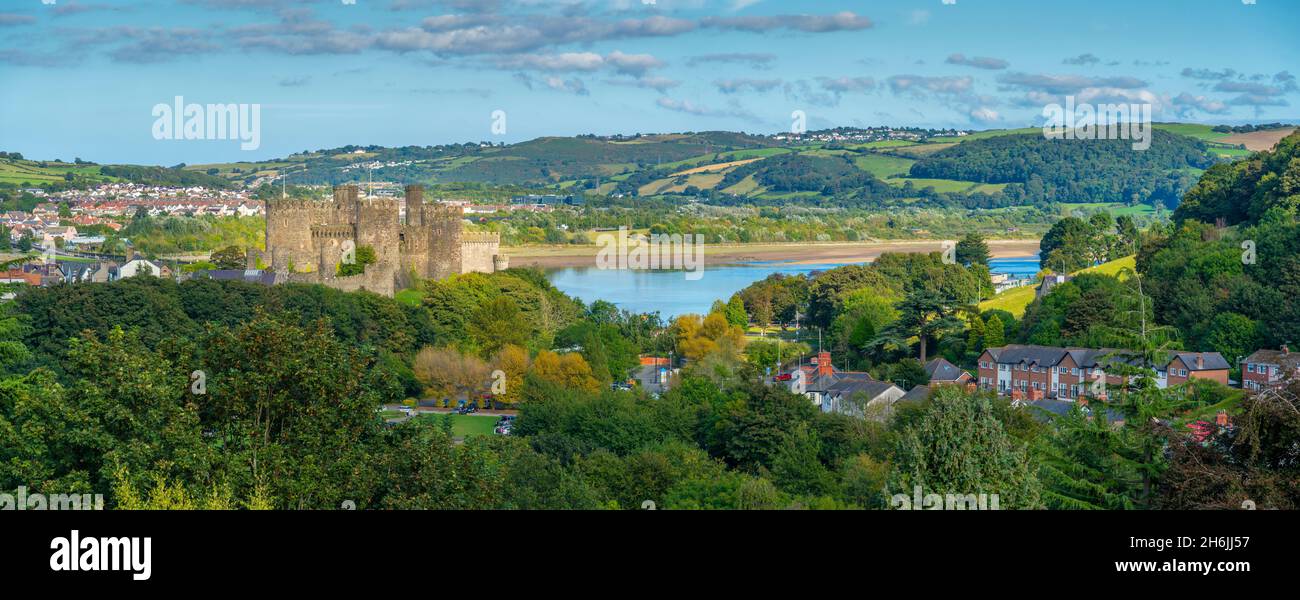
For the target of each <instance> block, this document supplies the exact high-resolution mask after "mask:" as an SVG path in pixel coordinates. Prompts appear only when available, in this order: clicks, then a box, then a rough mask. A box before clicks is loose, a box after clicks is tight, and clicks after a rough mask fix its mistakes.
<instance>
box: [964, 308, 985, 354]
mask: <svg viewBox="0 0 1300 600" xmlns="http://www.w3.org/2000/svg"><path fill="white" fill-rule="evenodd" d="M966 326H967V327H968V329H967V330H966V354H967V355H972V356H979V354H980V353H982V352H984V348H985V345H984V339H985V333H984V331H985V327H984V320H983V319H980V317H979V315H972V316H971V317H970V318H969V319H967V321H966Z"/></svg>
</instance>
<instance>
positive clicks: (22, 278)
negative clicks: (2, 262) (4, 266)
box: [0, 269, 41, 286]
mask: <svg viewBox="0 0 1300 600" xmlns="http://www.w3.org/2000/svg"><path fill="white" fill-rule="evenodd" d="M5 283H23V284H27V285H32V286H39V285H41V275H40V273H28V272H26V271H23V270H22V269H9V270H8V271H5V272H4V273H0V284H5Z"/></svg>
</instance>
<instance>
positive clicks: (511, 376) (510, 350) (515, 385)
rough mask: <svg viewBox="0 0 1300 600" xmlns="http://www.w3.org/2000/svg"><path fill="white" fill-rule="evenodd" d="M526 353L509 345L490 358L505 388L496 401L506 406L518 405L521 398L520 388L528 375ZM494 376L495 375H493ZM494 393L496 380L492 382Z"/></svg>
mask: <svg viewBox="0 0 1300 600" xmlns="http://www.w3.org/2000/svg"><path fill="white" fill-rule="evenodd" d="M528 366H529V365H528V351H527V350H524V349H523V348H520V347H519V346H516V345H514V344H509V345H506V346H503V347H502V348H501V349H500V350H498V351H497V353H496V355H495V356H493V357H492V368H494V369H496V370H499V371H501V374H502V375H504V378H503V379H502V380H501V385H503V386H504V387H505V393H503V394H497V395H496V399H497V400H499V401H501V402H504V403H506V404H510V405H514V404H518V403H519V399H520V398H521V397H522V394H521V393H520V392H521V388H522V386H523V384H524V377H525V376H526V375H527V374H528ZM494 375H495V373H494ZM493 384H494V389H493V392H494V393H495V392H496V387H495V384H496V380H495V379H494V380H493Z"/></svg>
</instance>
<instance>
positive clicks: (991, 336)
mask: <svg viewBox="0 0 1300 600" xmlns="http://www.w3.org/2000/svg"><path fill="white" fill-rule="evenodd" d="M1004 328H1005V326H1004V325H1003V324H1002V319H999V318H998V316H997V315H993V316H991V317H989V319H988V321H985V322H984V347H985V348H1001V347H1002V346H1005V345H1007V342H1006V335H1005V331H1004Z"/></svg>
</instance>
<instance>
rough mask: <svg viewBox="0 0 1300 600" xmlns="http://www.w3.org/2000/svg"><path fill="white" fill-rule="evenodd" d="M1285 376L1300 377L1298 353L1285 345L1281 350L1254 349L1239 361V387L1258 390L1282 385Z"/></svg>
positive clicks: (1299, 357) (1253, 390)
mask: <svg viewBox="0 0 1300 600" xmlns="http://www.w3.org/2000/svg"><path fill="white" fill-rule="evenodd" d="M1287 378H1295V379H1300V353H1295V352H1291V349H1290V348H1289V347H1287V346H1286V345H1283V346H1282V349H1281V350H1256V351H1255V352H1254V353H1252V354H1251V355H1250V356H1247V357H1246V358H1244V359H1242V361H1241V387H1242V389H1244V390H1247V391H1252V392H1258V391H1260V390H1266V389H1274V388H1278V387H1281V386H1282V383H1283V381H1285V380H1286V379H1287Z"/></svg>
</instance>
